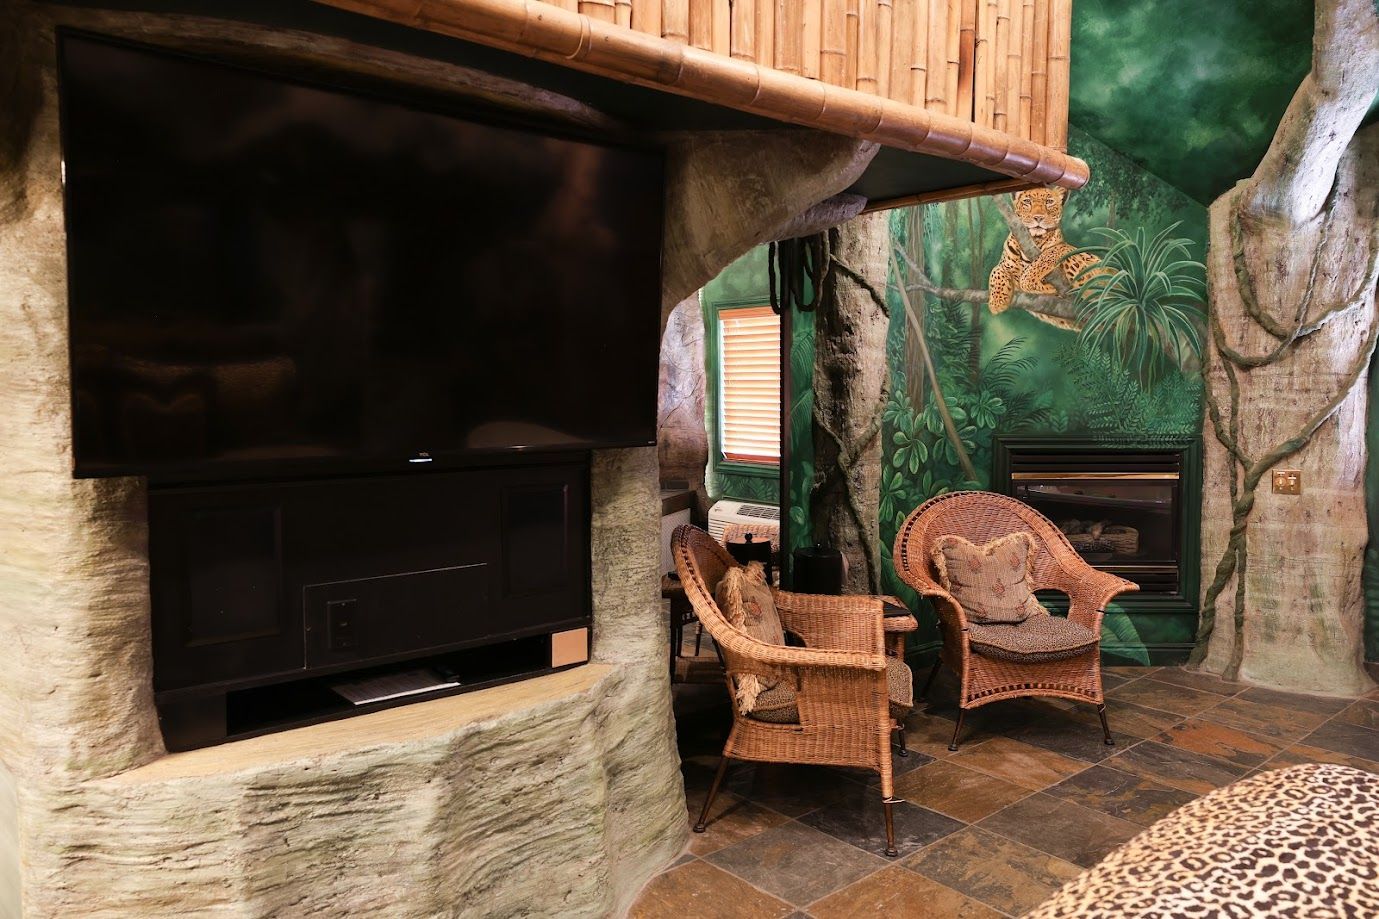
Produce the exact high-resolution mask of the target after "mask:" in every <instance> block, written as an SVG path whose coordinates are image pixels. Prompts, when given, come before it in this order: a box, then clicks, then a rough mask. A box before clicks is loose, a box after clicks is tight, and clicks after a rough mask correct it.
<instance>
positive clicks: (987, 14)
mask: <svg viewBox="0 0 1379 919" xmlns="http://www.w3.org/2000/svg"><path fill="white" fill-rule="evenodd" d="M973 56H974V57H975V58H976V65H975V70H976V73H975V75H974V77H973V85H972V106H973V109H972V120H973V121H975V122H976V123H977V124H979V125H982V126H983V127H988V128H989V127H991V118H992V115H993V114H994V112H995V107H996V93H995V85H996V82H995V79H996V67H995V64H996V0H980V3H979V5H978V6H977V40H976V47H975V48H974V50H973Z"/></svg>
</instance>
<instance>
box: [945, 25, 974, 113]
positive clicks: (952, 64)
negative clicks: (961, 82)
mask: <svg viewBox="0 0 1379 919" xmlns="http://www.w3.org/2000/svg"><path fill="white" fill-rule="evenodd" d="M968 2H969V0H948V12H947V14H946V19H945V25H946V28H945V30H944V35H945V38H944V40H945V48H946V50H945V51H944V67H943V99H944V102H945V103H946V107H945V108H944V111H946V112H947V113H948V114H950V115H953V116H954V117H957V118H961V117H963V115H962V103H961V102H960V101H959V100H958V77H959V73H960V71H961V70H962V8H963V7H964V6H965V5H966V4H967V3H968ZM966 117H967V120H968V121H971V120H972V113H971V111H969V112H968V113H967V116H966Z"/></svg>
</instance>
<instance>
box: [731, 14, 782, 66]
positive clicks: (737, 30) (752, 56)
mask: <svg viewBox="0 0 1379 919" xmlns="http://www.w3.org/2000/svg"><path fill="white" fill-rule="evenodd" d="M758 2H760V3H762V4H763V5H765V4H768V3H771V2H772V0H733V2H732V4H731V5H730V6H729V12H730V13H731V14H732V19H731V22H730V28H729V31H728V50H729V53H730V54H731V55H732V56H733V57H735V58H737V59H739V60H743V61H755V60H756V59H757V3H758Z"/></svg>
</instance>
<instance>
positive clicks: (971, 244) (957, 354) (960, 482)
mask: <svg viewBox="0 0 1379 919" xmlns="http://www.w3.org/2000/svg"><path fill="white" fill-rule="evenodd" d="M1071 149H1072V152H1073V153H1075V154H1076V155H1078V156H1080V157H1083V158H1084V159H1086V160H1087V161H1088V162H1089V164H1090V165H1091V167H1092V176H1093V180H1092V182H1091V184H1089V185H1088V187H1086V188H1084V189H1081V190H1079V191H1077V192H1074V193H1072V194H1071V195H1069V196H1067V198H1066V199H1065V198H1064V196H1063V195H1062V194H1061V192H1049V191H1043V190H1040V191H1037V192H1034V193H1031V194H1026V195H1021V196H1017V197H1016V198H1015V199H1014V200H1012V198H1011V196H1008V195H1006V196H999V197H992V198H979V199H968V200H964V201H957V202H951V203H945V204H933V205H927V206H922V207H916V208H908V209H900V210H897V211H894V212H893V213H892V220H891V233H892V241H893V245H894V250H895V257H894V261H893V263H892V271H891V279H890V282H891V283H890V287H889V290H888V298H889V301H890V332H889V335H888V343H887V351H888V353H887V363H888V365H889V367H890V378H891V385H890V394H889V398H888V401H887V403H886V406H885V410H884V415H883V431H882V437H883V438H884V440H883V447H882V449H883V456H882V463H883V466H882V485H881V547H882V552H883V555H884V564H883V566H882V570H883V589H884V590H885V591H887V592H889V593H894V594H897V595H899V596H900V597H901V598H902V599H904V600H905V601H906V602H907V603H910V604H916V603H918V602H919V600H918V598H917V597H916V596H915V595H914V594H913V593H911V592H910V591H909V588H908V587H906V586H905V585H904V584H902V583H901V582H900V581H899V579H898V578H896V576H895V574H894V566H893V564H892V563H891V559H890V546H891V544H892V542H893V541H894V538H895V533H896V530H897V529H898V528H899V525H900V524H901V523H902V522H903V521H904V519H905V517H906V515H908V514H909V513H910V511H912V510H913V509H914V508H915V507H917V506H918V505H919V504H922V503H923V502H924V501H926V500H928V499H929V498H931V497H934V496H935V495H939V494H943V493H944V492H947V491H954V490H959V489H967V488H987V487H989V485H990V475H991V466H992V450H993V445H994V439H995V437H996V436H997V435H998V434H1031V435H1042V434H1050V433H1058V434H1063V433H1068V434H1087V435H1097V434H1107V435H1126V434H1149V435H1152V434H1198V433H1200V431H1201V419H1202V395H1201V379H1200V375H1199V372H1198V366H1199V365H1198V355H1199V349H1200V344H1201V341H1200V334H1201V332H1200V328H1201V322H1200V318H1201V304H1202V303H1203V302H1204V300H1205V294H1204V290H1203V271H1202V267H1201V264H1200V259H1201V257H1202V254H1203V250H1204V246H1205V238H1206V212H1205V209H1204V208H1202V207H1201V206H1200V205H1199V204H1197V203H1196V202H1195V201H1193V200H1192V199H1190V198H1188V197H1187V196H1186V195H1184V194H1183V193H1181V192H1179V191H1177V190H1176V189H1174V188H1173V187H1172V186H1170V185H1168V184H1167V183H1165V182H1163V181H1161V180H1159V179H1157V178H1156V177H1154V176H1152V175H1150V174H1148V173H1146V172H1144V171H1143V170H1142V169H1141V168H1139V167H1137V166H1136V165H1135V164H1133V163H1132V162H1130V161H1129V160H1127V159H1125V158H1123V157H1120V156H1118V155H1117V154H1115V153H1114V152H1112V151H1110V150H1109V149H1108V148H1106V147H1104V146H1102V145H1101V144H1099V143H1097V142H1096V141H1095V140H1093V139H1091V138H1090V137H1087V136H1086V135H1082V134H1078V133H1076V132H1075V133H1074V135H1073V138H1072V142H1071ZM809 319H810V317H809V315H808V314H801V315H800V319H799V320H797V322H796V328H797V334H796V336H795V337H794V339H793V341H792V350H791V364H792V368H793V372H794V382H795V384H796V385H795V389H794V392H793V397H792V400H791V412H792V417H793V418H794V419H795V423H794V424H793V425H792V427H793V429H794V432H795V434H796V437H795V439H794V443H793V445H792V455H791V468H790V470H789V472H790V475H789V500H790V514H791V519H792V522H794V523H795V526H794V527H793V532H792V537H793V538H792V542H794V543H796V544H803V543H805V542H807V541H808V534H807V532H806V529H807V527H806V522H807V520H808V511H807V509H808V491H809V486H810V484H811V483H812V482H813V479H814V470H813V465H812V457H810V456H809V455H808V450H809V442H808V437H807V436H805V437H803V438H801V437H800V436H799V432H800V431H801V430H804V431H807V430H808V423H809V417H810V411H811V406H810V400H811V395H812V393H811V389H810V386H809V380H810V371H811V370H812V367H813V339H812V336H811V335H810V332H811V331H812V326H811V325H810V323H809ZM921 618H922V619H927V620H928V621H929V622H932V621H933V620H932V617H921ZM1191 619H1192V617H1190V616H1187V617H1184V616H1176V617H1169V616H1163V615H1138V614H1137V615H1135V616H1133V617H1132V616H1129V615H1127V614H1125V613H1124V612H1122V611H1116V610H1113V611H1112V613H1111V614H1110V615H1108V616H1107V618H1106V624H1105V628H1106V632H1107V634H1106V635H1105V636H1104V645H1105V647H1106V649H1107V651H1108V653H1109V654H1111V655H1114V656H1120V657H1124V658H1126V659H1127V660H1130V661H1138V662H1141V663H1147V662H1148V660H1149V658H1148V654H1147V652H1146V650H1145V647H1144V646H1145V645H1146V644H1151V645H1153V644H1157V645H1165V644H1168V645H1181V646H1182V647H1184V648H1186V646H1187V645H1188V644H1190V642H1191V636H1192V630H1193V628H1194V626H1195V622H1193V621H1190V620H1191ZM917 641H918V646H919V648H920V649H921V650H923V649H924V648H927V647H934V646H936V645H937V641H938V636H937V632H936V630H935V631H931V632H929V633H927V634H925V633H923V632H921V634H920V635H919V636H918V638H917Z"/></svg>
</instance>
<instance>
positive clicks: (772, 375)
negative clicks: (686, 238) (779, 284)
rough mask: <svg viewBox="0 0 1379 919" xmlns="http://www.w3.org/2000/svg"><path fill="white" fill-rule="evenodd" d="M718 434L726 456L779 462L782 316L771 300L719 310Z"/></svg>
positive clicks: (737, 459)
mask: <svg viewBox="0 0 1379 919" xmlns="http://www.w3.org/2000/svg"><path fill="white" fill-rule="evenodd" d="M718 325H719V345H720V347H719V354H720V355H721V356H722V362H721V370H720V372H721V379H720V381H719V383H720V385H719V393H720V397H721V398H720V402H719V418H720V426H719V437H720V445H721V448H722V450H723V456H724V458H725V459H729V460H735V461H737V462H744V463H771V464H777V463H779V462H780V317H779V316H777V315H776V314H775V313H773V312H771V308H770V307H769V306H761V307H746V308H743V309H732V310H723V311H722V312H720V313H719V314H718Z"/></svg>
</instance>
